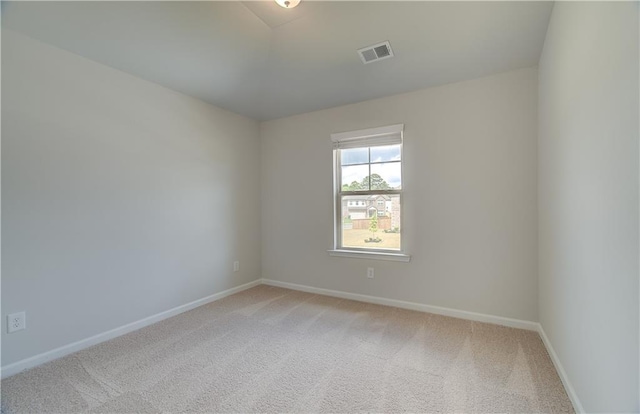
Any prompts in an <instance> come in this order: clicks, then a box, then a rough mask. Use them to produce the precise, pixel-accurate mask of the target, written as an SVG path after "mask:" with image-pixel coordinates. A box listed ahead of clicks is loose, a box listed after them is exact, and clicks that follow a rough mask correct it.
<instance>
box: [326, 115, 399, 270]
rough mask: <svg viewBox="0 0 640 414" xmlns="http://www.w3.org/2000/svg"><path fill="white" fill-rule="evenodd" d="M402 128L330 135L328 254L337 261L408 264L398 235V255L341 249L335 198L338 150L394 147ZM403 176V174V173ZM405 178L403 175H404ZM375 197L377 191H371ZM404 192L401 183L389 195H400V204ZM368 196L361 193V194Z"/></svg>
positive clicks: (337, 179) (338, 211)
mask: <svg viewBox="0 0 640 414" xmlns="http://www.w3.org/2000/svg"><path fill="white" fill-rule="evenodd" d="M403 131H404V124H396V125H389V126H384V127H378V128H369V129H361V130H357V131H347V132H339V133H334V134H331V141H332V143H333V149H334V151H333V165H334V167H333V169H334V174H333V186H334V191H333V197H334V211H333V216H334V225H333V228H334V231H333V233H334V237H333V249H330V250H328V253H329V255H330V256H338V257H351V258H358V259H376V260H390V261H398V262H408V261H410V260H411V256H410V255H408V254H407V253H406V244H405V238H404V232H401V234H400V237H401V239H400V246H401V250H400V251H395V250H386V249H371V250H370V249H358V248H345V247H338V246H341V241H340V237H341V235H340V234H339V233H340V227H339V226H340V225H341V224H342V223H341V217H340V215H341V205H340V203H341V200H340V197H338V194H339V193H340V189H341V187H340V181H341V180H340V174H341V170H340V167H341V166H340V165H339V163H340V159H339V157H338V154H337V153H338V151H336V150H339V149H348V148H359V147H371V146H381V145H395V144H402V141H403ZM400 167H401V168H402V171H403V170H404V157H402V162H401V163H400ZM403 172H404V171H403ZM403 177H404V174H403ZM373 192H374V193H376V194H378V193H380V191H373ZM403 192H404V179H403V187H402V190H395V191H393V192H390V193H394V194H399V195H400V197H401V203H402V198H403V197H402V193H403ZM366 193H371V191H369V192H363V193H362V194H363V195H364V194H366ZM403 222H404V214H402V215H401V217H400V228H404V226H403Z"/></svg>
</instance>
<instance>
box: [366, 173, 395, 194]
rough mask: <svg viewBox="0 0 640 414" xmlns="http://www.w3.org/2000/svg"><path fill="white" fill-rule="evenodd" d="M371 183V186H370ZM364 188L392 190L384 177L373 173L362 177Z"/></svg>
mask: <svg viewBox="0 0 640 414" xmlns="http://www.w3.org/2000/svg"><path fill="white" fill-rule="evenodd" d="M369 183H371V186H369ZM362 188H363V189H365V190H368V189H371V190H390V189H391V186H390V185H389V184H388V183H387V182H386V181H385V180H384V178H382V177H380V174H371V175H370V176H366V177H364V178H363V179H362Z"/></svg>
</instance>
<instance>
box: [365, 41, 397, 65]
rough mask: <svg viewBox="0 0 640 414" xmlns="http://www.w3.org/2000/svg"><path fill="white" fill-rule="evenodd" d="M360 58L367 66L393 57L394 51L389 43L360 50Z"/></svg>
mask: <svg viewBox="0 0 640 414" xmlns="http://www.w3.org/2000/svg"><path fill="white" fill-rule="evenodd" d="M358 56H360V59H361V60H362V63H364V64H367V63H371V62H376V61H378V60H382V59H387V58H390V57H393V50H391V45H390V44H389V42H388V41H387V42H382V43H378V44H376V45H373V46H367V47H363V48H362V49H358Z"/></svg>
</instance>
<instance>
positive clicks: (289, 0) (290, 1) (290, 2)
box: [276, 0, 300, 9]
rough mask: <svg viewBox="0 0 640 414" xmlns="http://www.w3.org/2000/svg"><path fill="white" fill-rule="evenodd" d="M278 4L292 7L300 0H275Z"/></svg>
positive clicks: (288, 7)
mask: <svg viewBox="0 0 640 414" xmlns="http://www.w3.org/2000/svg"><path fill="white" fill-rule="evenodd" d="M276 3H278V6H280V7H284V8H285V9H293V8H294V7H296V6H297V5H298V4H300V0H276Z"/></svg>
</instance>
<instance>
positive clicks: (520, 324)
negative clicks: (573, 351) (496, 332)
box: [262, 279, 539, 332]
mask: <svg viewBox="0 0 640 414" xmlns="http://www.w3.org/2000/svg"><path fill="white" fill-rule="evenodd" d="M262 283H263V284H265V285H269V286H277V287H282V288H286V289H292V290H299V291H302V292H309V293H317V294H319V295H326V296H333V297H336V298H342V299H351V300H357V301H360V302H367V303H375V304H377V305H386V306H394V307H396V308H402V309H410V310H415V311H420V312H428V313H435V314H437V315H443V316H451V317H454V318H460V319H467V320H471V321H477V322H486V323H492V324H494V325H502V326H508V327H511V328H519V329H526V330H529V331H536V332H538V331H539V324H538V323H537V322H531V321H524V320H521V319H511V318H505V317H502V316H495V315H487V314H483V313H476V312H469V311H463V310H458V309H451V308H443V307H440V306H432V305H424V304H422V303H415V302H405V301H402V300H395V299H386V298H381V297H378V296H368V295H361V294H358V293H349V292H343V291H339V290H329V289H322V288H316V287H312V286H305V285H298V284H296V283H288V282H280V281H278V280H271V279H262Z"/></svg>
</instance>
